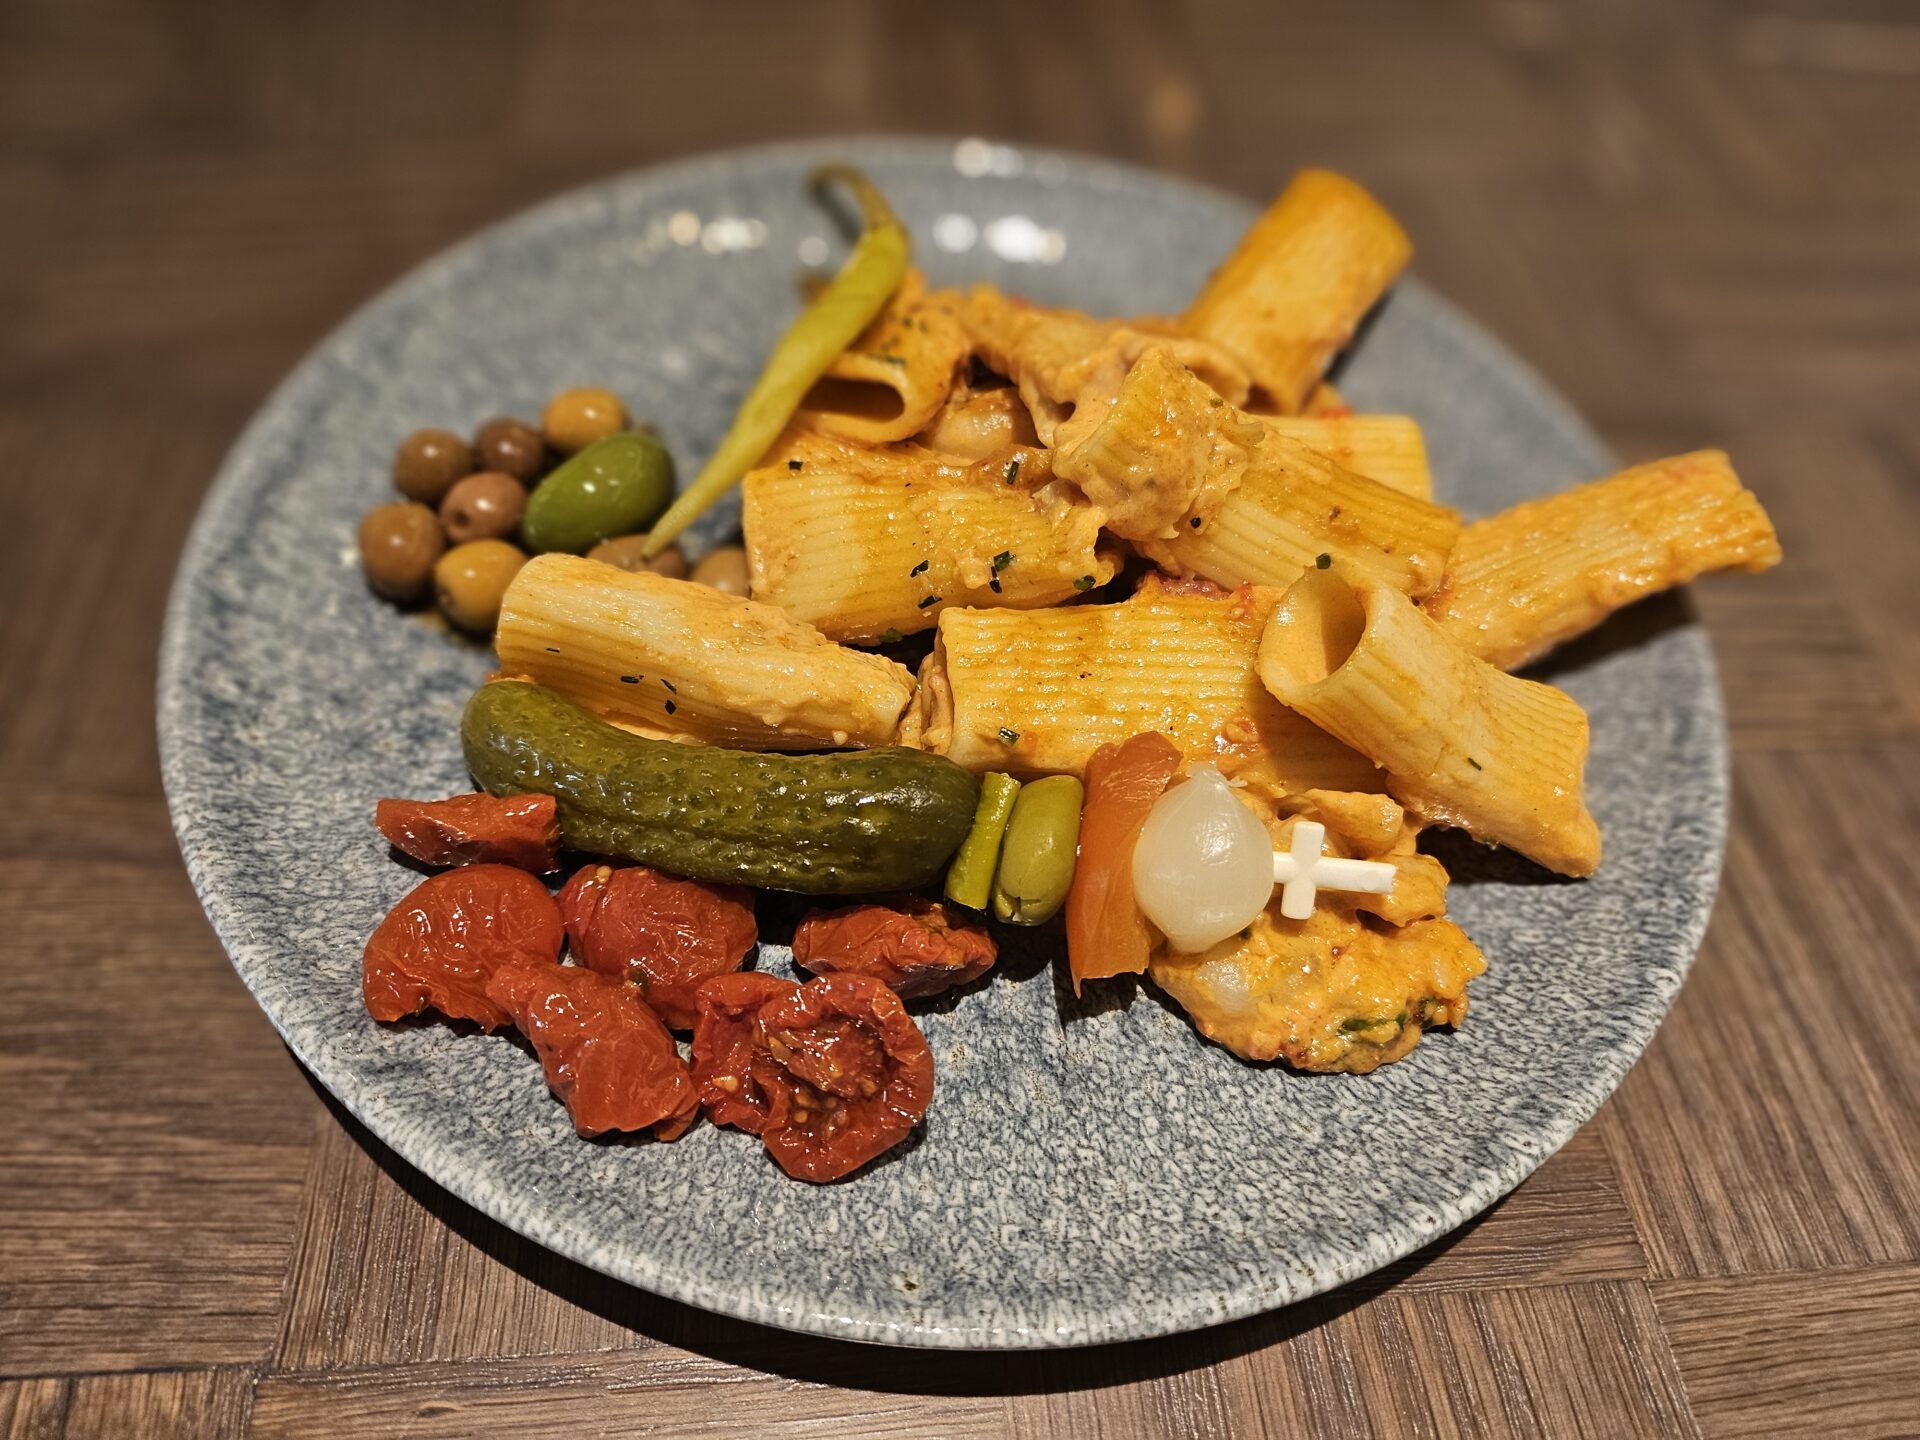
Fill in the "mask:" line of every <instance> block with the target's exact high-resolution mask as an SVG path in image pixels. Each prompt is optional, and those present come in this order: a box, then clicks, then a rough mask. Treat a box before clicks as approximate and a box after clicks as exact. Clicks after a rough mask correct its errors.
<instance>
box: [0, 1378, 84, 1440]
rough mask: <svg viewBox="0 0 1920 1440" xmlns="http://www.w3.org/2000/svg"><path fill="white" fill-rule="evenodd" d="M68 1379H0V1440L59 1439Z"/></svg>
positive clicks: (69, 1386) (68, 1392)
mask: <svg viewBox="0 0 1920 1440" xmlns="http://www.w3.org/2000/svg"><path fill="white" fill-rule="evenodd" d="M72 1392H73V1385H72V1382H71V1381H68V1380H0V1440H61V1431H62V1429H63V1428H64V1427H65V1425H66V1419H67V1402H68V1401H69V1400H70V1399H71V1398H72Z"/></svg>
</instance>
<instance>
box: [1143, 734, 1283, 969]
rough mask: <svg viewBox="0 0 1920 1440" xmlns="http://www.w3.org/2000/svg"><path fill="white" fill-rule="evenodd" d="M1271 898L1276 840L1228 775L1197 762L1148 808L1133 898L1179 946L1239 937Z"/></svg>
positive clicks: (1198, 945) (1194, 948) (1185, 948)
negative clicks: (1182, 781)
mask: <svg viewBox="0 0 1920 1440" xmlns="http://www.w3.org/2000/svg"><path fill="white" fill-rule="evenodd" d="M1272 895H1273V842H1272V841H1271V840H1270V839H1268V838H1267V829H1266V827H1265V826H1264V825H1262V824H1261V823H1260V821H1259V820H1258V819H1257V818H1255V816H1254V814H1253V812H1252V811H1251V810H1249V809H1247V807H1246V806H1244V805H1242V804H1241V803H1240V801H1239V799H1238V798H1236V797H1235V795H1234V793H1233V788H1232V787H1231V786H1230V785H1228V784H1227V781H1226V777H1225V776H1223V775H1221V773H1220V772H1219V771H1218V770H1217V769H1215V768H1214V767H1213V766H1211V765H1196V766H1194V767H1193V770H1192V772H1191V773H1190V774H1189V775H1188V776H1187V780H1186V783H1185V784H1182V785H1177V786H1175V787H1174V788H1173V789H1171V790H1169V791H1167V793H1166V794H1164V795H1162V796H1161V797H1160V798H1159V800H1158V801H1156V802H1155V803H1154V807H1153V809H1152V810H1150V811H1149V812H1148V813H1147V822H1146V824H1145V825H1143V826H1142V827H1141V830H1140V838H1139V840H1138V841H1137V842H1136V843H1135V845H1134V847H1133V898H1134V903H1136V904H1137V905H1139V907H1140V913H1141V914H1143V915H1145V916H1146V917H1147V919H1149V920H1151V921H1152V922H1153V923H1154V924H1155V925H1156V926H1158V927H1159V929H1160V932H1161V933H1162V934H1163V935H1165V936H1166V937H1167V942H1168V943H1169V944H1170V945H1172V946H1173V948H1174V949H1175V950H1179V951H1183V952H1186V953H1189V954H1191V953H1193V952H1195V951H1199V950H1205V949H1206V948H1207V947H1208V946H1210V945H1214V944H1217V943H1218V942H1220V941H1222V940H1224V939H1226V938H1227V937H1228V936H1229V935H1233V934H1237V933H1238V932H1239V931H1241V930H1244V929H1246V928H1247V926H1249V925H1251V924H1252V923H1253V922H1254V919H1255V918H1256V917H1257V916H1258V915H1259V914H1260V912H1261V911H1262V910H1264V909H1266V906H1267V901H1268V899H1269V898H1271V896H1272Z"/></svg>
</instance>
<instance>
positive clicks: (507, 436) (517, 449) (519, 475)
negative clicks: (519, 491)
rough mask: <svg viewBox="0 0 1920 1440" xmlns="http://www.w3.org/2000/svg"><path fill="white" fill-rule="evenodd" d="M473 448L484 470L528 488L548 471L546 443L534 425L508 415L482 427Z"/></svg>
mask: <svg viewBox="0 0 1920 1440" xmlns="http://www.w3.org/2000/svg"><path fill="white" fill-rule="evenodd" d="M473 448H474V450H475V451H476V452H478V454H479V459H480V465H481V467H482V468H483V469H487V470H497V471H498V472H499V473H500V474H502V475H511V476H512V477H513V478H514V479H516V480H518V481H519V482H520V483H521V484H522V485H531V484H532V483H533V482H534V481H535V480H537V479H539V478H540V472H541V471H542V470H544V469H546V468H547V442H546V441H544V440H542V439H541V438H540V432H539V431H538V430H536V429H534V428H533V426H531V425H529V424H527V422H526V421H524V420H515V419H514V418H513V417H512V416H510V415H496V416H495V417H494V418H493V419H491V420H489V421H487V423H486V424H484V425H482V426H481V427H480V430H479V432H478V433H477V434H476V435H475V436H474V437H473Z"/></svg>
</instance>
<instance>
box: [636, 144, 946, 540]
mask: <svg viewBox="0 0 1920 1440" xmlns="http://www.w3.org/2000/svg"><path fill="white" fill-rule="evenodd" d="M807 178H808V183H809V184H811V185H814V186H822V185H827V184H830V183H832V182H833V181H836V180H837V181H839V182H840V183H841V184H843V185H845V186H846V187H847V188H848V189H849V190H851V191H852V192H853V195H854V198H855V199H856V200H857V201H858V202H859V204H860V219H861V225H862V227H863V228H862V230H861V232H860V239H859V241H858V242H857V243H855V245H854V247H853V253H852V254H851V255H849V256H848V257H847V263H846V264H845V265H843V266H841V267H840V273H839V274H838V275H836V276H834V277H833V282H832V283H831V284H830V285H828V286H827V288H826V289H825V290H823V291H822V292H821V293H820V296H819V298H818V299H816V300H815V301H814V302H813V303H812V304H811V305H809V306H807V308H806V309H805V310H803V311H801V312H800V318H799V319H797V320H795V321H794V322H793V324H792V325H790V326H788V327H787V333H786V334H785V335H782V336H781V337H780V343H779V344H777V345H775V346H774V347H773V353H772V354H771V355H769V356H768V357H767V364H766V368H765V369H763V370H762V371H761V372H760V378H759V379H758V380H757V381H755V382H754V386H753V389H752V390H750V391H749V392H748V393H747V398H746V399H745V400H743V401H741V402H740V408H739V410H738V411H736V412H735V414H734V417H733V426H732V428H731V429H729V430H728V431H727V434H726V438H725V439H723V440H722V441H721V442H720V445H719V448H718V449H716V450H715V451H714V452H713V455H712V456H711V457H710V458H709V459H708V461H707V463H706V465H705V466H704V467H702V469H701V471H700V473H699V474H698V475H696V476H695V477H694V479H693V483H692V484H691V485H689V486H687V488H686V489H685V490H684V491H682V492H681V495H680V498H679V499H677V500H675V501H674V502H673V504H672V505H671V506H670V507H669V508H668V510H667V513H666V514H664V515H662V516H661V517H660V521H659V523H658V524H656V525H655V526H654V527H653V530H652V532H651V533H650V534H649V535H648V536H647V545H646V553H647V554H648V555H649V556H653V555H657V554H659V553H660V552H661V551H662V550H664V549H666V548H667V546H668V545H669V544H671V543H672V542H673V541H674V540H675V539H676V538H678V536H679V534H680V532H681V531H683V530H685V529H686V528H687V526H689V525H691V524H692V523H693V522H694V521H695V520H696V519H698V518H699V517H700V515H701V513H702V512H704V511H705V510H706V509H707V508H708V507H709V506H710V505H712V504H713V502H714V501H716V500H718V499H719V498H720V497H721V496H722V495H724V494H726V493H727V491H729V490H731V489H732V488H733V487H734V486H735V485H736V484H738V483H739V481H740V477H741V476H742V475H744V474H746V473H747V471H748V470H749V469H750V468H751V467H752V465H753V463H754V462H755V461H756V460H758V459H759V458H760V457H761V456H762V455H764V454H765V453H766V451H767V447H768V446H769V445H771V444H772V443H773V442H774V440H775V439H776V438H778V436H779V434H780V432H781V430H783V429H784V428H786V424H787V421H789V420H791V419H792V418H793V412H794V411H796V410H798V409H799V408H800V402H801V401H802V400H803V399H805V398H806V394H807V391H808V390H810V389H812V388H813V382H814V381H816V380H818V379H819V378H820V377H821V376H822V375H824V374H825V373H826V371H827V367H828V366H829V365H831V364H833V362H834V360H835V359H837V358H838V357H839V355H840V352H841V351H843V350H845V349H846V348H847V346H849V345H851V344H852V343H853V341H854V339H855V338H856V337H857V336H858V335H859V334H860V332H861V331H863V330H865V329H866V328H867V326H869V325H871V324H872V323H873V319H874V317H875V316H876V315H878V314H879V313H880V312H881V311H882V310H883V309H885V308H886V304H887V301H888V300H890V299H891V298H893V292H894V291H895V290H897V289H899V288H900V280H901V278H902V277H903V276H904V275H905V274H906V273H907V258H908V256H909V254H910V253H911V250H912V243H911V241H909V239H908V238H907V229H906V226H904V225H902V224H901V223H900V220H899V217H898V216H896V215H895V214H894V213H893V208H892V207H891V206H889V205H888V204H887V200H886V197H885V196H884V195H882V194H881V193H880V192H879V190H878V189H876V188H875V187H874V184H873V182H872V181H871V180H869V179H867V177H866V176H865V175H862V174H861V173H860V172H859V171H858V170H856V169H854V168H853V167H852V166H851V165H822V166H821V167H820V168H819V169H818V170H815V171H814V172H813V174H812V175H810V176H808V177H807Z"/></svg>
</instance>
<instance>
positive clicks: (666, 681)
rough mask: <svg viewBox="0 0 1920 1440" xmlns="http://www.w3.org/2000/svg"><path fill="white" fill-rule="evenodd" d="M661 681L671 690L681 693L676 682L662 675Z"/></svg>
mask: <svg viewBox="0 0 1920 1440" xmlns="http://www.w3.org/2000/svg"><path fill="white" fill-rule="evenodd" d="M660 683H661V684H662V685H664V686H666V687H667V689H669V690H671V691H672V692H673V693H674V694H676V695H678V694H679V693H680V687H679V686H678V685H676V684H674V683H673V682H672V681H671V680H669V679H667V677H666V676H664V675H662V676H661V677H660Z"/></svg>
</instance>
